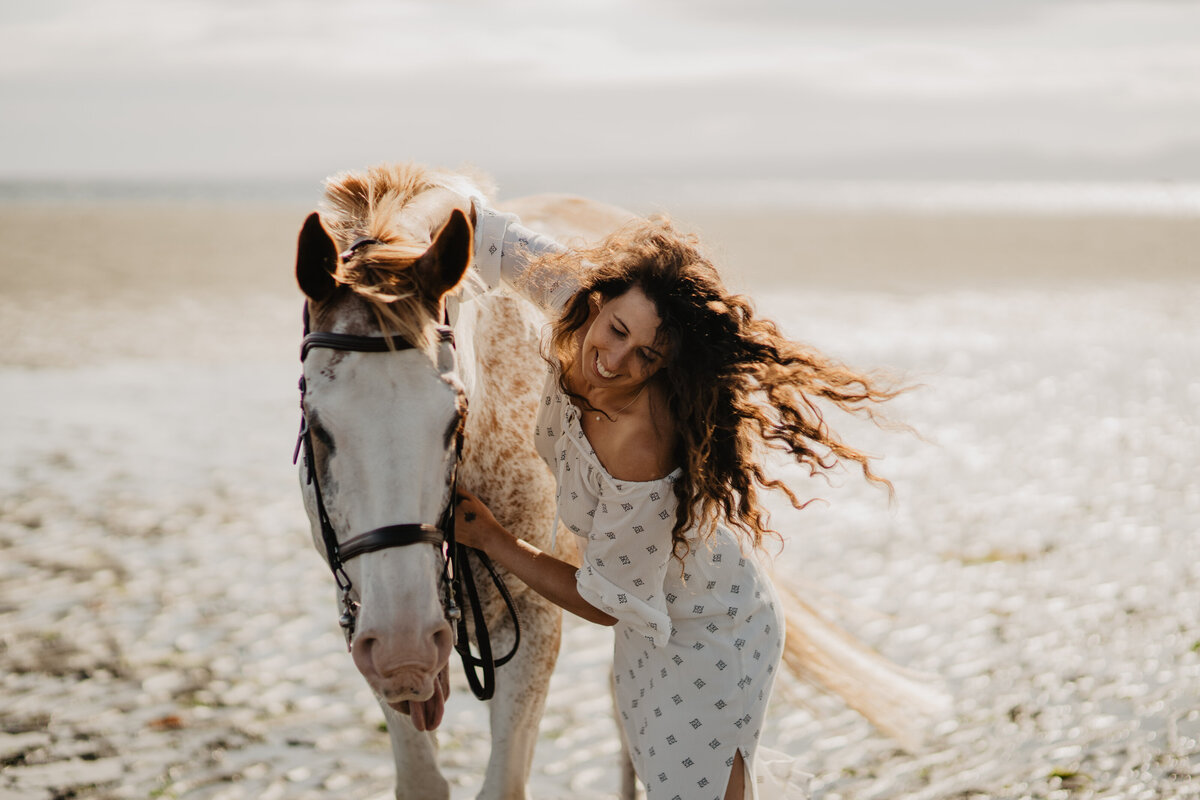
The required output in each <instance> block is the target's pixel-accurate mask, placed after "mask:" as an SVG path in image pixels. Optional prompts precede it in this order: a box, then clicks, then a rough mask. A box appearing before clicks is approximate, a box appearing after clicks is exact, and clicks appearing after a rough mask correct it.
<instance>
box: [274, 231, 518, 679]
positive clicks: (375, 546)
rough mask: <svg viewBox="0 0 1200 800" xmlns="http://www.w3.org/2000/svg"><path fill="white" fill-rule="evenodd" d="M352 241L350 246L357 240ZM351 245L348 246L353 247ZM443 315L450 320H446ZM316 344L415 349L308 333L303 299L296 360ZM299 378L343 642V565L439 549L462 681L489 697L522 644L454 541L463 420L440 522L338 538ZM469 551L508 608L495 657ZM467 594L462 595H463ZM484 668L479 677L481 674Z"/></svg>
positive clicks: (346, 620)
mask: <svg viewBox="0 0 1200 800" xmlns="http://www.w3.org/2000/svg"><path fill="white" fill-rule="evenodd" d="M357 244H358V243H356V245H355V246H357ZM352 249H353V248H352ZM447 321H448V320H447ZM438 337H439V339H440V341H441V343H442V345H443V346H448V347H449V348H450V351H451V365H450V367H449V368H450V369H454V366H453V355H454V331H453V329H452V328H451V327H450V326H449V325H448V324H443V325H439V326H438ZM315 348H325V349H330V350H344V351H352V352H359V353H388V352H398V351H404V350H411V349H413V344H412V343H411V342H408V341H406V340H405V339H403V338H402V337H399V336H354V335H350V334H343V333H330V332H326V331H316V332H310V331H309V319H308V303H307V302H306V303H305V305H304V339H303V342H302V344H301V347H300V362H301V364H303V363H304V359H305V358H306V357H307V356H308V354H309V352H310V351H311V350H313V349H315ZM304 396H305V382H304V376H303V375H301V376H300V435H299V437H298V438H297V441H296V450H295V452H294V453H293V455H292V463H295V462H296V461H297V459H298V458H299V456H300V452H301V450H303V451H304V464H305V470H306V472H307V481H308V483H309V485H311V486H312V487H313V493H314V494H315V496H316V504H317V518H318V521H319V522H320V525H321V538H322V540H323V543H324V545H325V554H326V557H327V559H328V561H329V567H330V569H331V570H332V572H333V577H334V580H335V581H336V582H337V586H338V589H339V590H340V591H341V607H342V615H341V618H340V619H339V620H338V622H339V624H340V625H341V627H342V629H343V631H344V632H345V634H346V647H347V649H349V647H350V645H351V643H352V642H353V639H354V629H355V625H356V623H357V619H358V611H359V603H358V602H357V601H355V600H354V595H353V588H354V586H353V584H352V583H351V581H350V576H349V575H348V574H346V569H345V564H346V562H347V561H350V560H351V559H353V558H357V557H358V556H361V555H365V554H367V553H374V552H376V551H379V550H385V549H388V548H392V547H407V546H409V545H415V544H429V545H433V546H434V547H436V548H438V550H439V551H441V553H442V557H443V560H442V605H443V608H444V609H445V613H446V619H447V620H448V621H450V623H451V625H453V626H455V629H456V635H455V642H454V649H455V650H456V651H458V654H459V656H460V658H461V659H462V662H463V669H464V671H465V672H466V675H467V683H468V684H470V687H471V692H472V693H473V694H474V695H475V696H476V697H478V698H479V699H480V700H489V699H491V697H492V695H493V694H494V693H495V689H496V667H499V666H503V665H504V664H507V663H508V662H509V661H511V660H512V658H513V656H515V655H516V653H517V648H518V647H519V646H520V644H521V623H520V620H519V619H518V617H517V611H516V607H515V605H514V604H513V599H512V596H511V595H510V594H509V592H508V588H507V587H506V586H505V585H504V580H503V579H502V578H501V577H500V575H499V574H497V572H496V569H495V567H494V566H493V565H492V562H491V559H489V558H488V557H487V555H486V554H485V553H483V552H481V551H479V550H475V549H473V548H470V547H467V546H466V545H461V544H458V543H457V541H455V538H454V505H455V498H456V495H457V489H458V465H459V463H460V462H461V461H462V450H463V428H464V426H463V425H459V428H458V434H457V436H456V442H455V458H454V467H453V469H452V471H451V476H450V496H449V501H448V503H447V505H446V507H445V508H444V509H443V510H442V515H441V519H440V521H439V524H438V525H430V524H427V523H401V524H397V525H385V526H383V527H382V528H376V529H374V530H370V531H367V532H366V533H362V534H359V535H358V536H354V537H352V538H350V539H349V540H347V541H345V542H340V541H339V540H338V536H337V532H336V531H335V530H334V527H333V523H332V522H331V521H330V519H329V513H328V511H327V510H326V508H325V499H324V497H323V496H322V493H321V483H320V481H319V480H318V478H317V468H316V457H315V452H314V448H313V441H312V438H313V437H312V431H311V429H310V427H309V425H308V419H307V417H306V415H305V412H304ZM471 556H474V557H475V558H476V559H477V560H478V561H479V563H480V564H482V565H483V566H484V568H485V569H486V570H487V572H488V574H489V575H490V576H491V580H492V583H493V584H494V585H495V587H496V589H497V591H499V592H500V596H501V597H502V598H503V599H504V604H505V606H507V608H508V614H509V616H510V617H511V618H512V621H513V631H514V639H513V645H512V649H511V650H510V651H509V652H508V653H507V654H506V655H504V656H501V657H500V658H494V657H493V655H492V647H491V637H490V635H489V634H488V629H487V623H486V621H485V620H484V616H483V608H482V606H481V604H480V602H479V589H478V587H477V586H476V585H475V578H474V575H473V573H472V570H471V564H470V557H471ZM464 595H465V596H464ZM464 601H465V602H466V604H467V605H468V606H469V607H470V608H471V618H472V623H473V624H472V625H471V628H472V629H473V630H474V632H475V645H476V648H477V649H478V651H479V655H478V656H476V655H475V654H474V653H472V652H471V643H470V640H469V636H468V630H467V621H466V619H465V617H464V615H463V613H462V610H461V609H462V606H463V603H464ZM480 673H482V677H481V676H480Z"/></svg>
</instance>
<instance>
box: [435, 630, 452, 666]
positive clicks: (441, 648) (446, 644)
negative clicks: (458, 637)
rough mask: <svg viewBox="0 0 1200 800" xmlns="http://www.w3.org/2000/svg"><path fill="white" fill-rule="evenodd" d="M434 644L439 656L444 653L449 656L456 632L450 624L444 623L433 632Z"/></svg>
mask: <svg viewBox="0 0 1200 800" xmlns="http://www.w3.org/2000/svg"><path fill="white" fill-rule="evenodd" d="M433 646H434V647H435V648H437V652H438V656H439V658H440V657H441V655H442V654H443V653H445V654H446V655H447V656H449V654H450V648H451V647H453V646H454V633H453V631H451V629H450V626H449V625H442V626H440V627H439V628H438V629H437V630H436V631H434V632H433Z"/></svg>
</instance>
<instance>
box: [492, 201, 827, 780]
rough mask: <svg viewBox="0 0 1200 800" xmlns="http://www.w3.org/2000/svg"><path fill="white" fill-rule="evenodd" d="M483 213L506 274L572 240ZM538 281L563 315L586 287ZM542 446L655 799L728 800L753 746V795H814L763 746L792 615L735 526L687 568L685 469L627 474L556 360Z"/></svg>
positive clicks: (702, 547)
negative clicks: (679, 553) (678, 494)
mask: <svg viewBox="0 0 1200 800" xmlns="http://www.w3.org/2000/svg"><path fill="white" fill-rule="evenodd" d="M477 210H478V211H479V212H480V215H479V216H480V222H481V225H480V228H479V229H478V230H477V237H478V238H477V242H476V257H477V259H478V260H479V261H480V262H482V263H480V267H481V269H483V271H484V274H485V276H486V277H491V276H487V269H488V267H487V262H488V261H489V259H488V257H487V256H488V255H490V256H492V258H491V259H490V261H491V267H490V269H491V271H492V275H493V276H494V277H492V280H495V279H496V278H500V277H503V278H505V279H506V280H507V279H510V278H511V277H513V276H516V275H518V274H520V273H521V272H522V270H523V269H524V266H525V265H524V263H523V262H524V259H523V258H521V259H518V258H514V257H512V255H513V254H514V251H518V252H529V251H532V252H537V251H539V250H544V249H549V248H557V247H558V246H557V245H556V244H555V243H553V242H552V241H550V240H547V239H545V238H544V237H539V236H538V235H537V234H534V233H533V232H532V231H528V230H527V229H524V228H521V227H520V226H519V225H518V224H516V220H515V218H513V217H511V216H508V215H503V216H502V215H496V214H495V213H494V212H491V211H490V209H486V208H478V209H477ZM514 243H519V244H520V245H521V248H517V247H514ZM493 245H494V247H493ZM488 250H491V251H492V252H490V253H488V252H487V251H488ZM482 254H486V255H484V257H483V258H480V256H481V255H482ZM502 257H503V258H502ZM525 277H526V278H528V276H527V275H526V276H525ZM538 277H540V278H541V279H540V280H538V281H535V282H531V281H529V280H524V281H523V282H522V284H523V285H522V286H521V288H523V290H524V292H525V293H526V294H527V296H529V297H530V299H531V300H534V301H535V302H537V303H538V304H539V305H541V306H542V307H543V308H544V309H546V310H548V311H550V312H552V313H553V312H554V311H555V310H557V309H558V308H560V307H561V306H562V304H563V303H564V302H565V300H566V299H567V298H569V297H570V296H571V294H573V288H572V287H570V286H564V285H562V283H561V282H559V281H557V280H556V278H555V276H538ZM535 441H536V445H537V448H538V452H539V454H540V455H541V456H542V458H544V459H545V460H546V462H547V464H549V465H550V468H551V469H552V470H553V471H554V474H555V476H556V477H557V487H558V493H557V504H558V515H559V519H561V520H562V522H563V524H565V525H566V526H567V528H568V530H570V531H572V532H573V533H574V534H575V535H576V536H578V537H579V539H580V542H579V543H580V548H579V549H580V551H581V553H582V559H583V561H582V566H581V567H580V569H579V570H578V571H577V573H576V580H577V586H578V589H579V593H580V594H581V595H582V596H583V598H584V599H585V600H587V601H588V602H589V603H591V604H592V605H594V606H595V607H597V608H599V609H601V610H603V611H605V612H606V613H608V614H610V615H611V616H613V617H616V619H617V624H616V626H615V629H614V630H615V636H614V652H613V666H614V670H613V672H614V682H615V690H616V696H617V705H618V708H619V711H620V724H621V727H622V729H623V731H624V734H625V740H626V741H627V742H628V744H629V749H630V755H631V757H632V760H633V765H634V769H635V771H636V772H637V774H638V777H639V778H641V780H642V782H643V784H644V785H645V787H646V795H647V800H707V799H708V798H715V800H721V798H723V797H724V794H725V787H726V785H727V783H728V780H729V774H730V768H731V767H732V766H733V764H734V755H735V753H736V752H737V751H739V750H740V751H741V753H742V759H743V760H744V762H745V764H746V768H747V771H748V778H749V780H747V782H746V795H745V796H746V798H753V799H754V800H785V799H786V800H800V799H801V798H806V797H807V796H808V792H807V780H808V776H807V775H805V774H804V773H802V772H799V771H798V770H797V769H795V762H794V760H793V759H791V758H789V757H787V756H784V755H782V754H777V753H770V752H765V748H760V747H759V746H758V739H759V735H760V733H761V731H762V725H763V721H764V717H765V715H766V708H767V701H768V699H769V698H770V695H771V686H772V684H773V683H774V680H775V675H776V672H777V670H778V669H779V664H780V659H781V657H782V654H783V637H784V631H785V624H784V618H783V614H782V606H781V605H780V604H779V603H778V601H777V599H776V597H775V592H774V590H773V589H772V588H771V585H770V582H769V581H768V579H767V577H766V575H765V573H764V572H763V571H762V569H761V568H760V566H759V565H758V563H757V560H756V558H755V557H754V556H753V555H752V554H744V553H743V552H742V550H741V547H740V545H739V541H738V539H737V538H736V537H735V536H734V534H733V533H731V532H730V531H729V530H728V529H726V528H725V527H722V526H717V528H716V531H715V533H714V534H713V536H712V537H711V538H710V539H709V540H705V541H699V542H694V543H693V547H692V551H691V553H690V554H689V555H688V556H686V557H685V558H684V559H683V562H682V563H681V562H680V560H679V559H676V558H673V557H672V552H671V531H672V528H673V527H674V524H675V509H676V504H677V501H676V498H675V493H674V489H673V484H674V482H675V480H676V478H677V476H678V475H679V474H680V472H679V470H676V471H675V472H673V473H671V474H670V475H667V476H666V477H664V478H661V479H659V480H654V481H622V480H617V479H615V478H613V477H612V476H611V475H610V474H609V473H608V472H607V470H605V468H604V466H603V465H602V464H601V463H600V460H599V459H598V458H597V457H596V453H595V451H594V450H593V449H592V447H591V444H590V443H589V442H588V439H587V437H586V436H585V435H584V432H583V427H582V425H581V422H580V418H579V409H578V408H577V407H576V406H575V405H574V404H573V403H572V402H571V400H570V398H568V397H566V396H565V395H564V394H563V392H562V390H561V388H560V387H559V384H558V370H557V368H556V367H553V366H552V367H550V368H549V370H548V375H547V378H546V383H545V387H544V389H543V395H542V405H541V407H540V409H539V412H538V417H537V427H536V430H535ZM756 754H757V755H758V756H759V759H758V761H756Z"/></svg>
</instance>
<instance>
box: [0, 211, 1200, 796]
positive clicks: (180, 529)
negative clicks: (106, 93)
mask: <svg viewBox="0 0 1200 800" xmlns="http://www.w3.org/2000/svg"><path fill="white" fill-rule="evenodd" d="M308 210H309V209H307V208H305V207H303V206H291V205H274V206H272V205H256V206H250V205H244V206H215V205H205V204H199V203H196V204H187V203H182V202H178V203H171V204H160V205H150V204H144V205H137V204H83V203H78V204H70V205H53V204H42V205H36V206H31V205H26V206H19V205H8V206H0V244H2V245H3V255H0V338H2V340H3V341H4V343H5V347H4V348H3V351H2V352H0V398H2V401H0V407H2V408H3V414H2V415H0V437H2V438H0V440H2V441H3V443H4V447H2V448H0V551H2V557H0V800H10V799H15V798H23V799H24V798H28V799H30V800H49V799H50V798H111V799H112V800H116V799H117V798H121V799H122V800H124V799H125V798H148V797H163V798H187V799H188V800H235V799H237V798H255V799H256V800H260V799H263V798H289V799H290V798H296V799H298V800H307V799H308V798H312V799H313V800H315V799H316V798H326V797H331V796H338V797H354V798H371V799H372V800H374V799H376V798H385V797H390V796H391V787H392V781H393V775H392V772H393V769H392V763H391V757H390V754H389V751H388V743H387V734H386V733H385V732H384V731H383V730H382V728H381V723H382V715H381V713H380V712H379V710H378V708H377V707H376V706H375V704H374V701H373V699H372V697H371V695H370V692H369V691H368V690H367V688H366V685H365V683H364V682H363V681H362V679H361V678H360V677H359V676H358V674H357V673H356V672H355V670H354V667H353V665H352V663H351V661H350V658H349V656H348V655H347V654H346V653H345V650H344V646H343V643H342V640H341V635H340V632H339V630H338V628H337V624H336V615H335V613H334V602H333V601H334V593H333V587H332V582H331V579H330V578H329V576H328V574H327V572H326V571H325V569H324V567H323V564H322V562H321V560H320V559H319V557H318V556H317V555H316V553H315V552H314V551H313V549H312V546H311V543H310V541H309V534H308V523H307V520H306V519H305V517H304V514H303V511H302V509H301V505H300V497H299V492H298V490H297V486H296V480H297V479H296V474H295V472H294V468H293V467H292V465H291V452H292V445H293V443H294V437H295V429H296V425H297V423H298V412H297V407H296V405H297V400H298V397H297V394H296V379H297V377H298V374H299V365H298V361H297V348H298V342H299V337H300V295H299V292H298V291H297V289H296V288H295V285H294V282H293V277H292V263H293V262H292V259H293V255H294V242H295V236H296V232H297V231H298V229H299V226H300V223H301V222H302V221H303V218H304V215H305V214H306V213H307V211H308ZM677 217H678V219H679V220H680V221H681V223H683V224H685V225H687V226H689V227H693V228H695V229H697V230H699V231H701V232H702V233H703V235H704V237H705V239H706V241H708V242H709V243H710V246H711V248H712V249H713V251H714V252H715V253H716V254H717V255H718V260H719V263H721V264H723V265H725V266H726V271H727V274H728V277H729V282H730V283H731V285H733V286H735V287H739V288H744V289H745V290H746V291H748V292H750V293H751V294H752V295H753V296H754V297H755V299H756V301H757V304H758V307H759V309H760V310H761V311H762V312H763V313H765V314H767V315H770V316H772V317H774V318H775V319H777V320H778V321H779V322H780V324H781V325H782V326H783V327H784V328H785V330H787V331H788V332H789V333H790V334H791V335H793V336H795V337H796V338H799V339H802V340H804V341H808V342H810V343H812V344H814V345H816V346H818V347H821V348H823V349H825V350H826V351H828V352H829V353H831V354H833V355H835V356H837V357H839V358H841V359H843V360H845V361H847V362H849V363H852V364H854V365H856V366H861V367H877V368H883V369H889V370H896V371H899V372H901V373H903V374H905V375H907V376H909V377H910V379H911V380H913V381H914V382H917V383H919V384H921V386H922V388H920V389H919V390H917V391H914V392H912V393H910V394H908V395H905V396H903V397H902V398H900V399H899V400H898V401H896V402H895V403H894V404H893V405H894V408H893V413H894V416H896V417H897V418H898V419H901V420H903V421H904V422H906V423H909V424H910V425H912V426H913V427H914V428H915V429H917V430H918V431H919V432H920V436H919V437H918V436H913V435H910V434H906V433H898V432H880V431H876V430H874V429H871V428H868V427H866V426H864V425H862V424H861V423H856V422H851V423H844V424H842V425H841V426H840V428H841V429H842V430H843V433H844V434H845V436H846V437H847V438H849V439H852V440H853V441H856V442H860V443H862V445H863V446H865V447H866V448H867V449H868V450H870V451H871V452H874V453H878V454H881V455H885V456H886V457H885V458H884V460H883V461H882V463H881V465H880V467H881V469H882V471H883V472H884V474H885V475H887V476H888V477H889V478H891V479H892V480H893V482H894V483H895V486H896V500H895V501H894V502H893V503H891V504H889V502H888V499H887V496H886V494H885V493H883V492H880V491H879V490H877V489H875V488H871V487H866V486H861V485H859V484H860V483H861V481H858V480H857V479H856V477H855V476H854V475H852V474H847V475H845V476H844V477H843V478H842V479H841V480H839V481H837V482H835V485H833V486H826V485H825V484H824V483H820V482H815V481H812V480H810V479H806V478H805V477H804V476H803V475H802V474H801V473H800V471H799V470H796V469H791V468H788V467H781V474H783V475H785V476H787V477H788V478H790V479H792V482H793V485H794V486H795V487H796V488H797V490H798V491H799V492H800V493H801V495H803V496H808V497H821V498H823V499H824V500H826V502H824V503H814V504H813V505H812V506H810V507H809V508H808V509H807V510H805V511H803V512H795V511H792V510H790V509H788V508H785V507H783V506H777V507H776V508H775V511H774V520H775V523H776V526H777V527H778V528H779V529H780V530H782V531H784V532H786V533H787V534H788V541H787V545H786V547H785V549H784V550H783V552H782V554H781V555H780V556H779V557H778V559H777V571H778V572H779V574H780V576H781V579H785V580H787V581H789V582H792V583H794V584H795V585H797V586H800V587H802V588H803V590H804V591H805V592H806V593H808V595H809V596H810V597H812V598H814V599H815V600H817V601H818V602H819V604H820V606H821V608H822V609H823V610H824V611H825V612H827V613H829V614H830V615H831V616H833V617H834V618H836V619H838V620H839V621H840V622H842V623H843V624H844V625H845V626H846V627H848V628H850V629H851V630H853V631H854V632H855V633H856V634H858V635H859V636H861V637H862V638H863V639H865V640H866V641H868V642H869V643H871V644H872V645H873V646H875V647H877V648H878V649H879V650H881V651H882V652H883V653H885V654H887V655H888V656H890V657H891V658H893V659H895V660H896V661H898V662H900V663H902V664H904V665H906V666H909V667H911V668H913V669H915V670H919V671H921V672H923V673H926V674H928V675H931V676H937V679H938V680H940V681H941V682H942V683H943V684H944V686H945V687H946V689H947V691H948V692H949V693H950V694H951V695H952V696H953V698H954V714H953V716H952V717H951V718H950V719H947V720H946V721H945V722H944V723H942V724H941V725H940V726H939V727H938V729H937V730H936V731H934V732H932V735H931V739H930V742H929V744H928V745H927V747H926V748H925V749H923V750H920V751H918V752H914V753H909V752H905V751H903V750H902V749H900V748H899V747H898V746H897V745H896V743H894V742H892V741H890V740H889V739H887V738H886V737H884V736H882V735H881V734H879V733H878V732H876V731H874V730H873V729H872V728H871V727H870V726H869V725H868V724H867V723H866V722H865V721H863V720H862V719H861V718H860V717H858V716H857V715H856V714H855V713H854V712H852V711H849V710H847V709H845V707H844V706H842V705H841V703H840V702H838V701H837V700H836V699H833V698H831V697H828V696H826V695H823V694H821V693H819V692H817V691H815V690H813V689H812V688H811V687H806V686H802V685H798V684H787V685H781V686H780V688H779V691H778V692H777V694H776V697H775V700H774V704H773V707H772V717H771V720H770V722H769V726H768V727H769V729H768V732H767V734H766V738H765V742H766V743H767V744H769V745H770V746H772V747H774V748H776V749H779V750H784V751H786V752H789V753H791V754H793V755H795V756H797V757H798V758H800V759H801V761H802V762H803V763H804V765H805V767H806V769H808V771H810V772H812V773H813V774H814V776H815V777H814V791H815V794H816V796H818V797H821V798H825V799H826V800H850V799H851V798H853V799H854V800H873V799H874V798H899V797H905V798H917V799H920V800H970V799H971V798H1045V799H1046V800H1067V799H1068V798H1071V799H1073V798H1121V799H1122V800H1142V799H1143V798H1189V797H1190V798H1200V480H1198V476H1200V314H1198V312H1197V310H1196V309H1197V308H1198V307H1200V255H1198V254H1200V225H1198V224H1197V219H1196V218H1195V217H1194V216H1186V215H1178V216H1162V215H1152V214H1145V215H1128V214H1127V215H1118V214H1110V215H1102V214H1090V215H1089V214H1082V213H1081V214H1073V215H1072V214H1059V215H1038V214H1020V213H1016V212H1013V213H999V212H991V213H962V214H954V213H946V212H943V213H937V214H934V213H899V212H883V211H870V212H867V211H863V212H858V213H855V212H846V211H841V212H834V211H825V212H822V211H816V210H809V211H795V212H784V211H776V212H770V213H768V212H753V211H747V210H734V209H730V210H727V211H721V212H716V211H712V210H708V211H705V212H700V211H694V212H690V213H689V212H688V211H687V210H686V209H682V210H680V211H679V212H677ZM609 635H610V634H609V633H608V631H607V630H606V629H598V628H595V627H590V626H588V625H586V624H585V623H581V622H576V621H574V620H568V622H567V625H566V637H565V639H566V641H565V643H564V646H563V650H562V656H561V659H560V662H559V665H560V666H559V670H558V672H557V674H556V676H555V678H554V681H553V684H552V688H551V694H550V699H549V708H548V710H547V713H546V715H545V718H544V719H543V722H542V726H541V731H540V742H539V745H538V750H537V753H536V756H535V762H534V776H533V779H532V786H531V792H530V794H531V796H532V797H534V798H537V799H538V800H560V799H565V798H570V800H602V799H605V798H613V797H615V795H616V789H617V786H618V777H617V762H616V754H617V750H618V746H617V733H616V727H615V725H614V723H613V722H612V720H611V718H610V716H609V713H610V712H609V701H608V698H607V695H606V693H605V691H604V687H605V686H606V681H607V670H608V658H609V646H610V645H609V641H610V640H609V639H608V638H607V637H608V636H609ZM500 679H501V680H503V673H502V672H501V675H500ZM452 684H453V696H452V698H451V701H450V704H449V706H448V709H447V714H446V720H445V722H444V723H443V725H442V728H441V732H440V735H441V748H442V749H441V754H442V755H441V760H442V763H443V765H444V769H445V772H446V774H447V775H448V776H449V777H450V779H451V780H452V782H453V783H454V786H455V789H454V797H455V799H456V800H466V798H471V797H474V793H475V791H476V790H477V789H478V787H479V784H480V781H481V777H482V767H483V764H484V762H485V760H486V753H487V749H488V744H487V732H486V731H487V715H486V709H485V707H484V706H482V705H481V704H479V703H477V702H476V701H475V700H474V699H473V698H472V697H471V696H470V693H469V691H468V690H467V688H466V683H465V680H464V679H463V678H462V676H461V673H460V672H459V671H457V670H456V671H455V672H454V673H453V676H452Z"/></svg>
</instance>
